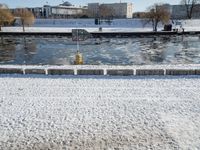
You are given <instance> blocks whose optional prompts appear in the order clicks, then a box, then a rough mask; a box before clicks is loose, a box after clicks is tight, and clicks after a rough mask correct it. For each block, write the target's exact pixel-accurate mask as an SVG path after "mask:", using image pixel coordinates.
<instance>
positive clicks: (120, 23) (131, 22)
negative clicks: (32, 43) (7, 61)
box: [2, 19, 200, 33]
mask: <svg viewBox="0 0 200 150" xmlns="http://www.w3.org/2000/svg"><path fill="white" fill-rule="evenodd" d="M175 22H181V24H182V27H183V28H184V30H185V31H188V32H192V31H200V27H199V24H200V19H192V20H174V23H175ZM99 27H102V28H103V30H102V31H99ZM76 28H81V29H85V30H87V31H88V32H152V25H151V24H147V25H146V26H144V21H143V20H141V19H115V20H113V21H112V22H111V24H106V23H105V22H103V23H102V24H101V25H95V24H94V19H36V21H35V24H34V25H33V27H26V28H25V30H26V31H25V32H51V33H52V32H56V33H69V32H71V30H72V29H76ZM173 28H180V26H176V25H175V24H173ZM162 30H163V25H162V24H159V25H158V31H162ZM2 31H3V32H23V30H22V27H3V28H2Z"/></svg>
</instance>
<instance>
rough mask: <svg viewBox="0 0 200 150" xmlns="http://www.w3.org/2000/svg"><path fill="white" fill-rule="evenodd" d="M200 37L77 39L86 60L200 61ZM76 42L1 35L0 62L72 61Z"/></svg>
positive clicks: (135, 62)
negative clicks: (80, 40)
mask: <svg viewBox="0 0 200 150" xmlns="http://www.w3.org/2000/svg"><path fill="white" fill-rule="evenodd" d="M199 42H200V38H199V35H195V36H192V35H190V36H155V37H141V38H98V39H88V40H86V41H82V42H80V51H81V53H82V54H83V57H84V63H85V64H113V65H132V64H188V63H195V64H199V63H200V43H199ZM75 53H76V42H74V41H72V40H71V38H67V37H38V36H37V37H34V36H32V37H3V38H1V40H0V63H1V64H50V65H66V64H72V62H73V60H74V56H75Z"/></svg>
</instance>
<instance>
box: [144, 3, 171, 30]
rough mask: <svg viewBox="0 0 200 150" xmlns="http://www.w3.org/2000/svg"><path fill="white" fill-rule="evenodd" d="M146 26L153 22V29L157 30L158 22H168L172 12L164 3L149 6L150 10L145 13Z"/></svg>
mask: <svg viewBox="0 0 200 150" xmlns="http://www.w3.org/2000/svg"><path fill="white" fill-rule="evenodd" d="M143 18H144V26H145V25H146V24H149V23H151V24H152V27H153V31H155V32H156V31H157V27H158V24H159V23H160V22H161V23H163V24H166V23H168V22H169V19H170V12H169V10H168V9H166V7H165V6H164V5H162V4H154V5H153V6H150V7H149V8H148V12H146V13H145V14H143Z"/></svg>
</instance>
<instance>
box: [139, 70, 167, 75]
mask: <svg viewBox="0 0 200 150" xmlns="http://www.w3.org/2000/svg"><path fill="white" fill-rule="evenodd" d="M164 72H165V71H164V70H163V69H137V70H136V75H138V76H145V75H164Z"/></svg>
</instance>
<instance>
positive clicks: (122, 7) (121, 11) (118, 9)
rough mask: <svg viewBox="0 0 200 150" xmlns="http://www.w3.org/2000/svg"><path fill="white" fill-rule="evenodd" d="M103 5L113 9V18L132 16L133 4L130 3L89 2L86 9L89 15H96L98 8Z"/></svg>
mask: <svg viewBox="0 0 200 150" xmlns="http://www.w3.org/2000/svg"><path fill="white" fill-rule="evenodd" d="M101 6H105V7H107V8H109V9H111V10H112V11H113V17H114V18H132V13H133V4H132V3H110V4H99V3H89V4H88V11H89V13H90V14H91V17H98V15H99V10H100V9H99V8H100V7H101Z"/></svg>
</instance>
